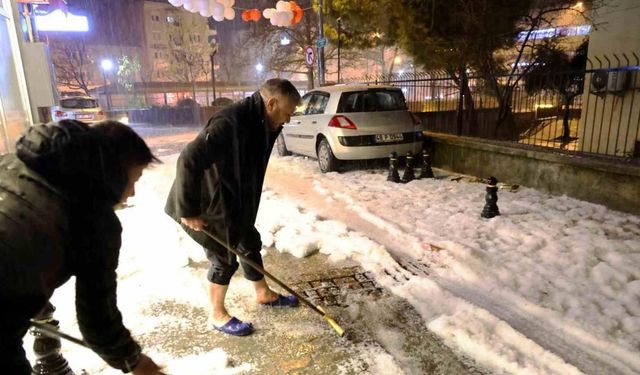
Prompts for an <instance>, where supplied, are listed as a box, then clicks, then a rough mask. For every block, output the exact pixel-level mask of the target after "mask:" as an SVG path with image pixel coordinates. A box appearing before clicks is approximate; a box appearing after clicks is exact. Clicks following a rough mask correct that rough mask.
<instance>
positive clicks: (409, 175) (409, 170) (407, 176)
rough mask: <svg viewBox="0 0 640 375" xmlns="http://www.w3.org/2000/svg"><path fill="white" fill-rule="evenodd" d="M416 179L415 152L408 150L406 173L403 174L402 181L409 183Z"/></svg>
mask: <svg viewBox="0 0 640 375" xmlns="http://www.w3.org/2000/svg"><path fill="white" fill-rule="evenodd" d="M415 179H416V175H415V173H414V172H413V153H412V152H411V151H407V158H406V161H405V168H404V173H403V174H402V182H404V183H407V182H409V181H413V180H415Z"/></svg>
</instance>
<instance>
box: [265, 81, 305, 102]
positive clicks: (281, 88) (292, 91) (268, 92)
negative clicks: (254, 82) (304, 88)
mask: <svg viewBox="0 0 640 375" xmlns="http://www.w3.org/2000/svg"><path fill="white" fill-rule="evenodd" d="M260 93H261V94H262V95H264V96H266V97H272V96H276V95H280V96H284V97H287V98H289V100H291V101H292V102H294V103H298V102H300V100H301V99H302V98H301V97H300V93H299V92H298V89H296V87H295V86H294V85H293V84H292V83H291V81H289V80H286V79H282V78H271V79H269V80H267V82H265V83H264V84H262V87H260Z"/></svg>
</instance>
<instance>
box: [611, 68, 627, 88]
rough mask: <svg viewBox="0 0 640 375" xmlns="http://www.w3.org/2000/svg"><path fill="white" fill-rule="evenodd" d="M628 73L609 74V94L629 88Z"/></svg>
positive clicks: (616, 72) (621, 71) (622, 71)
mask: <svg viewBox="0 0 640 375" xmlns="http://www.w3.org/2000/svg"><path fill="white" fill-rule="evenodd" d="M627 82H628V80H627V71H626V70H614V71H611V72H609V83H608V84H607V90H608V91H609V92H620V91H624V90H625V89H626V88H627Z"/></svg>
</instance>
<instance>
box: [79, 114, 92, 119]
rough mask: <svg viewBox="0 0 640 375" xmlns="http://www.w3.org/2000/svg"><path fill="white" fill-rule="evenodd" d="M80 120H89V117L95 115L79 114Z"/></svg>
mask: <svg viewBox="0 0 640 375" xmlns="http://www.w3.org/2000/svg"><path fill="white" fill-rule="evenodd" d="M77 118H78V120H88V119H92V118H93V115H78V117H77Z"/></svg>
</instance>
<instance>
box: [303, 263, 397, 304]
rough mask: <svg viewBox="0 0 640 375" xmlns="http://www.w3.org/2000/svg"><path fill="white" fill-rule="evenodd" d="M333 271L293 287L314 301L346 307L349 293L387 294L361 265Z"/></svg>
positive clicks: (379, 295) (376, 295)
mask: <svg viewBox="0 0 640 375" xmlns="http://www.w3.org/2000/svg"><path fill="white" fill-rule="evenodd" d="M332 271H333V272H331V273H333V274H332V275H314V276H315V277H316V278H314V279H311V280H309V281H304V282H300V283H297V284H293V288H294V289H296V290H297V291H298V292H300V293H302V295H304V296H305V297H307V298H309V299H310V300H311V301H312V302H313V303H318V304H321V305H324V306H342V307H345V306H347V305H348V304H347V303H346V301H347V297H348V296H349V295H351V296H353V295H355V294H358V295H366V296H371V297H374V298H380V297H381V296H383V295H385V292H384V289H383V288H382V287H381V286H380V285H379V284H378V283H377V282H376V281H375V279H374V278H373V275H372V274H371V273H369V272H365V271H364V270H363V269H361V268H360V267H351V268H345V269H341V270H332ZM336 271H338V272H336Z"/></svg>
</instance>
